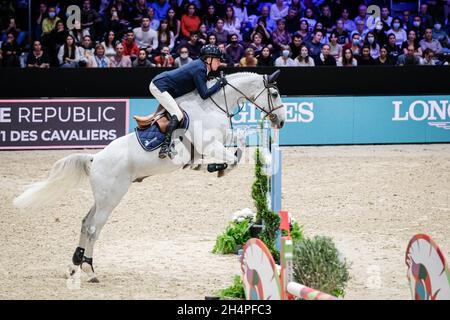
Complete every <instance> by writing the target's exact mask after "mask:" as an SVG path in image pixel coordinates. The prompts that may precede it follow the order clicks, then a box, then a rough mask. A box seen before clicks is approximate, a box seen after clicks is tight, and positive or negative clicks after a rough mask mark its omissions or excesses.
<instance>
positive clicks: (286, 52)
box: [283, 50, 289, 58]
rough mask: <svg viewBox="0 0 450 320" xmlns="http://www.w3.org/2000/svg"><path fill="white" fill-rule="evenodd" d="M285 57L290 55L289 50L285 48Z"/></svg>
mask: <svg viewBox="0 0 450 320" xmlns="http://www.w3.org/2000/svg"><path fill="white" fill-rule="evenodd" d="M283 57H285V58H287V57H289V50H283Z"/></svg>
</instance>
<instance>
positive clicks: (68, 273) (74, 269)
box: [65, 266, 77, 279]
mask: <svg viewBox="0 0 450 320" xmlns="http://www.w3.org/2000/svg"><path fill="white" fill-rule="evenodd" d="M76 272H77V267H75V266H68V267H67V270H66V273H65V276H66V279H69V278H71V277H72V276H73V275H74V274H75V273H76Z"/></svg>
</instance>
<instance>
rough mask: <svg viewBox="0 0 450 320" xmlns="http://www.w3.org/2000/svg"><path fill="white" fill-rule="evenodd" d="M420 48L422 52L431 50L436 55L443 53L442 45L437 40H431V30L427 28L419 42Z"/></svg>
mask: <svg viewBox="0 0 450 320" xmlns="http://www.w3.org/2000/svg"><path fill="white" fill-rule="evenodd" d="M419 44H420V47H421V48H422V51H425V49H428V48H429V49H431V50H433V52H434V53H435V54H436V55H439V54H441V53H442V52H443V50H442V45H441V43H440V42H439V41H438V40H435V39H433V30H432V29H430V28H427V29H426V30H425V36H424V38H423V39H422V40H421V41H420V43H419Z"/></svg>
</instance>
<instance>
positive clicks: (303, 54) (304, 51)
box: [294, 46, 315, 67]
mask: <svg viewBox="0 0 450 320" xmlns="http://www.w3.org/2000/svg"><path fill="white" fill-rule="evenodd" d="M294 62H295V64H296V66H297V67H314V66H315V63H314V58H313V57H311V56H310V52H309V49H308V47H307V46H302V48H301V49H300V55H299V56H298V57H297V58H295V60H294Z"/></svg>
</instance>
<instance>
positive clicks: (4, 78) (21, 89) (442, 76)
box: [0, 66, 450, 99]
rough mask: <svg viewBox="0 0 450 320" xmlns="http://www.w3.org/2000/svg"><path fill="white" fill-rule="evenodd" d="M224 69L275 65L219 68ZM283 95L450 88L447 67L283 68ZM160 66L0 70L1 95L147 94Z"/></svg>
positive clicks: (445, 90)
mask: <svg viewBox="0 0 450 320" xmlns="http://www.w3.org/2000/svg"><path fill="white" fill-rule="evenodd" d="M223 70H224V72H225V74H227V73H234V72H240V71H252V72H257V73H266V74H270V73H272V72H273V71H275V70H276V69H275V68H232V69H223ZM281 70H282V72H281V76H280V79H279V81H278V87H279V89H280V91H281V93H282V94H283V95H289V96H296V95H302V96H303V95H312V96H327V95H338V96H339V95H350V96H362V95H424V94H449V93H450V67H423V66H418V67H376V66H374V67H369V66H368V67H357V68H332V67H331V68H329V67H322V68H282V69H281ZM162 71H163V69H159V68H150V69H81V68H80V69H58V68H55V69H46V70H39V69H14V68H12V69H0V98H3V99H8V98H39V97H51V98H53V97H54V98H57V97H85V98H94V97H97V98H98V97H102V98H144V97H147V98H148V97H150V92H149V90H148V85H149V83H150V81H151V79H152V78H153V77H154V76H155V75H157V74H158V73H160V72H162Z"/></svg>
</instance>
